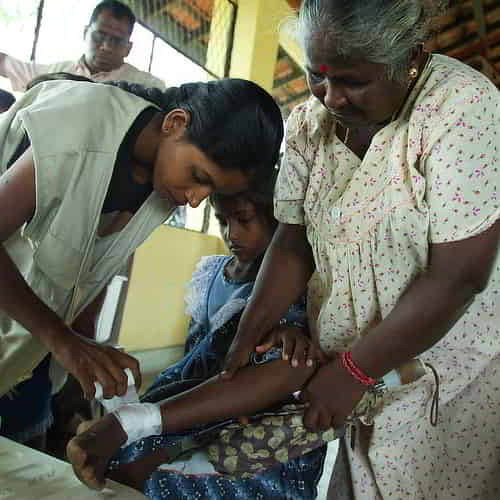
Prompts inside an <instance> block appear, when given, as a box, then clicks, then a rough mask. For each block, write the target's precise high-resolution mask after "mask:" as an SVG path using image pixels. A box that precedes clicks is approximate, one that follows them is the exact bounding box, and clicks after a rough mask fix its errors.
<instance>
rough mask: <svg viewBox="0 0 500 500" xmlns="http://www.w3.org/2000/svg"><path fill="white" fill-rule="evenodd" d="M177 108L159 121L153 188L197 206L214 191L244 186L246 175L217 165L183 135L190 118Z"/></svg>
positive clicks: (178, 201) (180, 202)
mask: <svg viewBox="0 0 500 500" xmlns="http://www.w3.org/2000/svg"><path fill="white" fill-rule="evenodd" d="M178 111H179V113H177V114H176V112H174V113H173V114H170V113H169V117H167V118H165V120H164V122H163V124H162V133H161V138H160V140H159V142H158V147H157V150H156V156H155V161H154V173H153V188H154V190H155V191H156V192H158V193H159V194H160V196H161V197H163V198H167V199H170V200H171V201H172V202H173V203H175V204H176V205H186V204H189V205H190V206H191V207H193V208H196V207H197V206H198V205H199V204H200V203H201V202H202V201H203V200H204V199H205V198H207V196H210V195H211V194H212V193H214V192H218V193H222V194H226V195H232V194H236V193H239V192H241V191H244V190H245V189H247V188H248V185H249V178H248V176H247V175H245V174H244V173H243V172H241V171H240V170H237V169H234V170H233V169H231V170H230V169H223V168H221V167H219V166H218V165H217V164H216V163H214V162H213V161H212V160H211V159H210V158H208V157H207V156H206V155H205V154H204V153H203V151H201V150H200V149H199V148H198V147H197V146H194V145H193V144H190V143H188V142H186V141H185V140H184V139H183V137H184V134H185V132H186V127H187V124H188V121H189V120H188V118H187V119H186V117H187V116H188V115H187V114H185V112H183V111H182V110H178ZM183 113H184V114H183Z"/></svg>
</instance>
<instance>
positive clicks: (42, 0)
mask: <svg viewBox="0 0 500 500" xmlns="http://www.w3.org/2000/svg"><path fill="white" fill-rule="evenodd" d="M44 4H45V0H40V3H39V4H38V11H37V15H36V25H35V34H34V36H33V46H32V48H31V56H30V61H34V60H35V55H36V47H37V45H38V37H39V35H40V26H41V24H42V15H43V7H44Z"/></svg>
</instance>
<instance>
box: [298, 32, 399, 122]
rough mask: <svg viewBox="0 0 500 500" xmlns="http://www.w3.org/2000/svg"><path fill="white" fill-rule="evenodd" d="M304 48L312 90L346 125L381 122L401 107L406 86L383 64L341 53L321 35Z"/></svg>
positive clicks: (312, 37)
mask: <svg viewBox="0 0 500 500" xmlns="http://www.w3.org/2000/svg"><path fill="white" fill-rule="evenodd" d="M304 48H305V55H306V69H307V81H308V84H309V88H310V89H311V93H312V94H313V95H314V96H315V97H316V98H317V99H319V100H320V101H321V103H322V104H323V105H324V106H325V107H326V108H327V109H328V111H329V112H330V113H332V114H333V115H334V116H335V118H336V119H337V120H338V121H339V122H340V123H341V124H342V125H343V126H345V127H359V126H365V125H377V124H381V123H384V122H385V121H387V120H390V118H391V116H392V115H393V113H394V112H395V111H396V110H397V109H399V107H400V105H401V103H402V102H403V99H404V97H405V95H406V91H407V87H406V86H405V85H404V84H402V83H401V82H396V81H391V80H389V78H388V77H387V74H386V68H385V66H383V65H382V64H375V63H369V62H366V61H362V60H359V59H350V58H344V57H340V56H338V55H336V54H335V51H334V49H332V47H331V45H330V44H329V43H328V41H327V40H325V37H322V36H318V35H311V36H309V37H308V38H307V39H306V40H305V47H304Z"/></svg>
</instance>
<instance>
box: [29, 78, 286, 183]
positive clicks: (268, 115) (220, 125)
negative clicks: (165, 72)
mask: <svg viewBox="0 0 500 500" xmlns="http://www.w3.org/2000/svg"><path fill="white" fill-rule="evenodd" d="M47 80H79V81H89V82H90V81H91V80H89V79H88V78H86V77H82V76H80V75H72V74H70V73H65V72H59V73H47V74H45V75H41V76H39V77H37V78H35V79H34V80H33V82H31V83H30V84H29V88H31V87H33V86H34V85H37V84H38V83H42V82H44V81H47ZM104 83H105V84H106V85H113V86H115V87H118V88H120V89H122V90H124V91H127V92H130V93H131V94H134V95H136V96H138V97H141V98H143V99H145V100H147V101H149V102H151V103H152V104H154V105H156V106H157V107H158V108H160V109H161V110H162V111H163V112H164V113H168V112H169V111H172V110H173V109H176V108H181V109H184V110H185V111H187V112H189V114H190V115H191V120H190V122H189V125H188V127H187V131H186V137H185V139H186V141H187V142H189V143H191V144H193V145H195V146H197V147H198V148H199V149H200V150H201V151H203V153H204V154H206V155H207V156H208V158H210V159H211V160H212V161H213V162H214V163H216V164H217V165H218V166H220V167H221V168H223V169H227V170H240V171H241V172H242V173H244V174H245V175H247V176H249V177H252V178H253V180H254V184H256V185H262V184H265V183H266V179H267V178H268V177H269V176H271V177H272V176H273V171H274V167H275V165H277V163H278V159H279V150H280V145H281V141H282V140H283V118H282V116H281V112H280V110H279V108H278V106H277V104H276V103H275V102H274V100H273V98H272V97H271V96H270V95H269V94H268V93H267V92H266V91H265V90H264V89H262V88H261V87H259V86H258V85H257V84H255V83H253V82H251V81H248V80H242V79H238V78H225V79H222V80H214V81H211V82H206V83H205V82H198V83H187V84H184V85H181V86H180V87H171V88H169V89H167V90H166V91H165V92H163V91H161V90H160V89H157V88H148V87H143V86H142V85H139V84H137V83H129V82H125V81H109V82H104Z"/></svg>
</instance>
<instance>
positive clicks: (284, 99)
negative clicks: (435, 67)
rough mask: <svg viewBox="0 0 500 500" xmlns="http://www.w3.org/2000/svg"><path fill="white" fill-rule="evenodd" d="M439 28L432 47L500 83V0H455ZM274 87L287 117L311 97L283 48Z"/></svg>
mask: <svg viewBox="0 0 500 500" xmlns="http://www.w3.org/2000/svg"><path fill="white" fill-rule="evenodd" d="M435 30H436V35H435V36H434V37H433V38H432V39H431V40H429V42H428V43H427V44H426V47H427V49H428V50H430V51H432V52H438V53H441V54H446V55H449V56H451V57H456V58H458V59H461V60H462V61H464V62H466V63H467V64H470V65H471V66H473V67H474V68H476V69H477V70H479V71H481V72H482V73H484V74H486V75H487V76H488V77H489V78H491V79H492V80H493V81H494V82H495V83H496V84H497V85H500V0H452V1H451V2H450V7H449V8H448V10H447V11H446V13H445V14H444V15H442V16H440V17H439V18H437V19H436V21H435ZM273 87H274V88H273V96H274V97H275V99H276V100H277V102H278V103H279V105H280V107H281V109H282V112H283V114H284V115H285V116H287V115H288V114H289V113H290V111H291V109H292V108H293V107H294V106H296V105H297V104H299V103H300V102H302V101H304V100H305V99H307V98H308V96H309V92H308V89H307V83H306V81H305V77H304V73H303V71H302V69H301V68H300V67H299V66H298V65H297V64H296V63H295V62H294V61H293V59H292V58H291V57H289V56H288V55H287V53H286V52H285V51H284V50H283V49H280V51H279V54H278V62H277V64H276V70H275V73H274V85H273Z"/></svg>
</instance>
